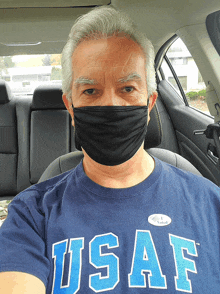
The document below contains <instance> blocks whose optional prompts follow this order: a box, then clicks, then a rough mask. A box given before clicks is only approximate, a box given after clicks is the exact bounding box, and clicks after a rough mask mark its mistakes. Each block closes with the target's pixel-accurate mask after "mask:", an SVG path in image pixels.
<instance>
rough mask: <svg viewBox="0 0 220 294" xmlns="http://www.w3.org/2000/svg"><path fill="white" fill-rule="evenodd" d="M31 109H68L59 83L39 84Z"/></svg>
mask: <svg viewBox="0 0 220 294" xmlns="http://www.w3.org/2000/svg"><path fill="white" fill-rule="evenodd" d="M31 109H34V110H39V109H66V108H65V105H64V103H63V100H62V87H61V86H57V85H44V86H38V87H37V88H36V89H35V91H34V94H33V102H32V105H31Z"/></svg>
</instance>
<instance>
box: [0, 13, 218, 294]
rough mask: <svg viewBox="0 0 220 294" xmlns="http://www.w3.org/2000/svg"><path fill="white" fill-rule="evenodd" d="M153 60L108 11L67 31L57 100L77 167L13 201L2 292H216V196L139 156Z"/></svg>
mask: <svg viewBox="0 0 220 294" xmlns="http://www.w3.org/2000/svg"><path fill="white" fill-rule="evenodd" d="M102 24H103V25H102ZM91 28H92V32H91ZM112 28H114V29H112ZM86 32H87V33H86ZM77 38H78V40H77ZM74 42H75V43H74ZM141 44H145V45H146V46H145V47H143V46H142V45H141ZM152 58H153V57H152V47H151V45H150V43H149V42H148V41H147V40H146V39H144V37H143V36H142V35H141V34H139V33H137V32H136V31H135V28H134V26H133V25H132V24H131V22H130V20H129V19H128V18H127V17H125V16H124V15H122V14H120V13H118V12H117V11H115V10H114V9H112V8H109V7H101V8H97V9H94V10H93V11H92V12H90V13H88V14H87V15H85V16H83V17H82V18H80V19H79V20H78V22H77V23H76V24H75V25H74V26H73V29H72V31H71V34H70V36H69V40H68V42H67V45H66V47H65V48H64V51H63V79H64V80H63V92H64V95H63V101H64V103H65V105H66V108H67V109H68V111H69V113H70V115H71V117H72V124H73V125H74V126H75V131H76V143H77V146H78V148H82V151H83V154H84V159H83V161H82V162H81V163H80V164H79V165H78V166H77V167H76V168H75V169H73V170H71V171H68V172H66V173H64V174H62V175H59V176H57V177H54V178H52V179H50V180H48V181H45V182H42V183H40V184H37V185H34V186H32V187H30V188H28V189H26V190H25V191H23V192H22V193H20V194H19V195H17V196H16V198H15V199H14V200H13V202H12V203H11V204H10V207H9V214H8V217H7V219H6V221H5V222H4V224H3V225H2V228H1V230H0V241H1V242H0V249H1V250H0V252H1V253H0V271H1V272H2V273H0V289H1V293H12V292H13V293H45V291H46V293H71V294H72V293H96V292H110V293H148V292H149V293H176V292H180V293H185V292H188V293H208V292H210V293H219V286H220V277H219V229H220V228H219V223H220V220H219V218H220V216H219V208H220V198H219V194H220V193H219V188H218V187H217V186H215V185H214V184H213V183H211V182H210V181H208V180H206V179H204V178H202V177H198V176H195V175H192V174H190V173H187V172H184V171H181V170H179V169H177V168H175V167H172V166H170V165H168V164H165V163H163V162H161V161H159V160H158V159H156V158H152V157H151V156H149V155H148V153H147V152H146V151H145V150H144V138H145V134H146V130H147V124H148V122H149V119H150V111H151V109H152V108H153V106H154V104H155V102H156V99H157V93H156V91H155V82H154V81H155V77H153V75H152V64H153V62H152V60H153V59H152ZM12 289H13V291H12Z"/></svg>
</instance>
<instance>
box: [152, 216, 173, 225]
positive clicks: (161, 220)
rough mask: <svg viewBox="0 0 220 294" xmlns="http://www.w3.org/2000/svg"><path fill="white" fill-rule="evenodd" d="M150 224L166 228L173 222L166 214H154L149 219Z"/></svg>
mask: <svg viewBox="0 0 220 294" xmlns="http://www.w3.org/2000/svg"><path fill="white" fill-rule="evenodd" d="M148 222H149V223H150V224H151V225H153V226H157V227H164V226H168V225H169V224H170V223H171V222H172V220H171V218H170V217H169V216H168V215H165V214H152V215H150V216H149V217H148Z"/></svg>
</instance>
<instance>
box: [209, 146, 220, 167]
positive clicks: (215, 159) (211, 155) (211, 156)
mask: <svg viewBox="0 0 220 294" xmlns="http://www.w3.org/2000/svg"><path fill="white" fill-rule="evenodd" d="M207 156H208V158H209V159H210V160H211V161H212V162H213V163H214V164H216V165H217V164H218V162H219V158H218V157H217V156H215V155H214V153H213V151H212V150H210V149H208V152H207Z"/></svg>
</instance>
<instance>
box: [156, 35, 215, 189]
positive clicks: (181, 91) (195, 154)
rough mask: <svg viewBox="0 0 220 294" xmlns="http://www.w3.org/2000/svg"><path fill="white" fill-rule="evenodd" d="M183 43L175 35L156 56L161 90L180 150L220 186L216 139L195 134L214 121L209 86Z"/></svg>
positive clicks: (159, 89)
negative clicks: (207, 91) (208, 95)
mask: <svg viewBox="0 0 220 294" xmlns="http://www.w3.org/2000/svg"><path fill="white" fill-rule="evenodd" d="M181 42H182V41H181V39H180V38H179V37H178V36H177V35H174V36H173V37H171V38H170V39H169V40H168V41H167V42H166V43H165V44H164V45H163V46H162V47H161V48H160V50H159V51H158V53H157V55H156V59H155V66H156V75H157V82H158V92H159V94H160V96H161V99H162V101H163V102H164V104H165V107H166V109H167V111H168V113H169V115H170V118H171V121H172V124H173V127H174V129H175V134H176V138H177V142H178V148H179V153H180V154H181V155H182V156H183V157H185V158H186V159H188V160H189V161H190V162H191V163H192V164H193V165H194V166H195V167H196V168H197V169H198V170H199V171H200V172H201V174H202V175H203V176H204V177H206V178H208V179H209V180H211V181H213V182H214V183H215V184H217V185H220V169H219V158H218V155H217V150H216V146H215V142H214V140H213V139H208V138H207V137H206V135H204V134H200V135H199V134H197V135H196V134H195V133H194V131H196V130H205V129H206V128H207V126H208V125H210V124H213V123H214V117H213V116H212V115H211V114H210V112H209V109H208V106H207V103H206V90H207V88H206V85H205V83H204V81H203V79H202V77H201V74H200V72H199V70H198V68H197V69H196V64H195V61H194V60H193V57H192V55H191V54H190V52H189V51H188V50H187V48H186V49H185V48H184V46H185V45H184V43H183V42H182V44H181V45H180V43H181ZM178 43H179V46H178ZM181 46H182V49H181ZM183 48H184V49H183Z"/></svg>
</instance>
